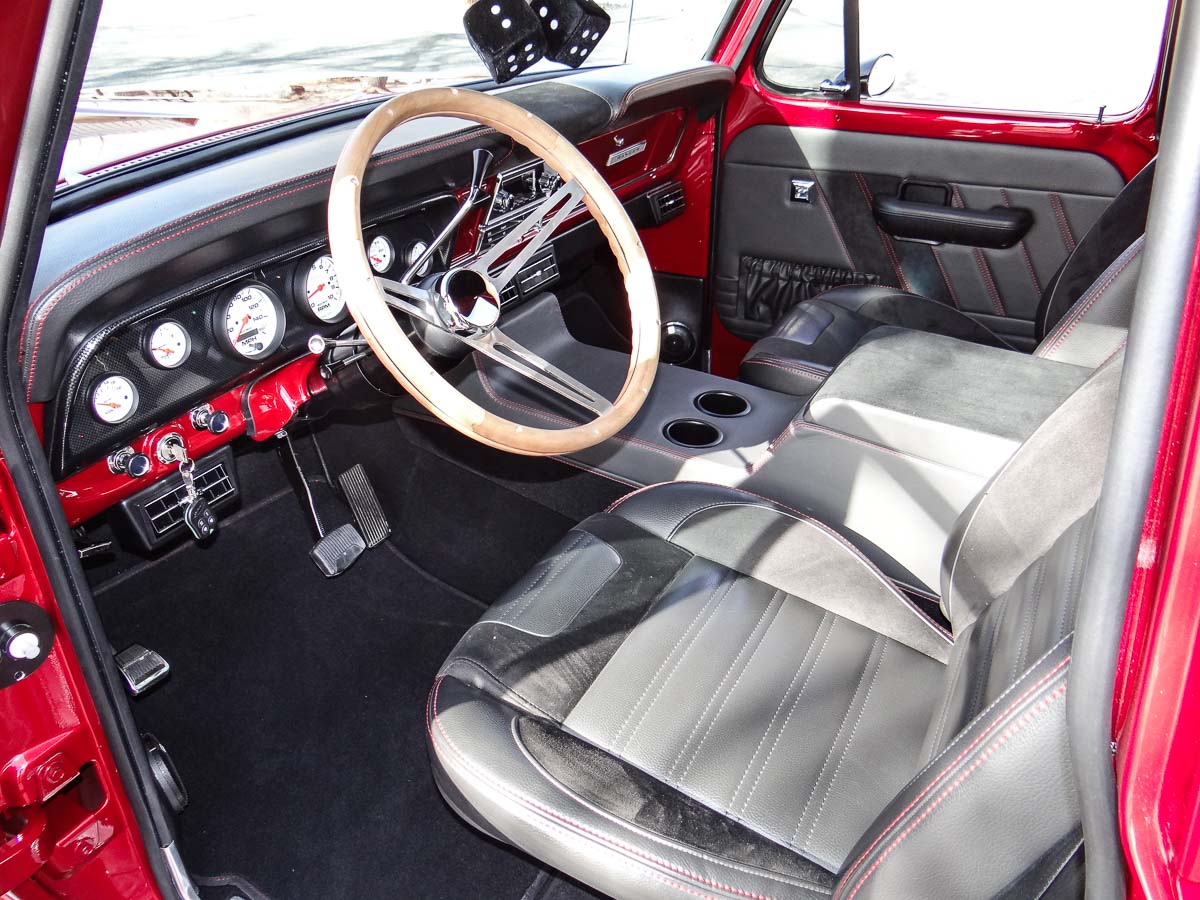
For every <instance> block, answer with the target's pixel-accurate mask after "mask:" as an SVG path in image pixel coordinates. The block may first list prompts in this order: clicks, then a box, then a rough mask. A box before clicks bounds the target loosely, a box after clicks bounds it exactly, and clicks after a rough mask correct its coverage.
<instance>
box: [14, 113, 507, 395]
mask: <svg viewBox="0 0 1200 900" xmlns="http://www.w3.org/2000/svg"><path fill="white" fill-rule="evenodd" d="M484 133H485V132H481V131H479V130H473V131H471V132H468V133H466V134H463V135H460V136H458V137H454V138H447V139H446V140H444V141H438V142H437V143H434V144H427V145H424V146H421V147H419V148H413V149H406V150H399V151H395V152H393V153H392V154H388V155H385V156H381V157H380V158H378V159H376V160H374V161H373V162H371V163H369V164H368V168H375V167H376V166H380V165H384V164H385V163H389V162H395V161H397V160H400V159H407V158H410V157H413V156H419V155H421V154H423V153H429V152H432V151H434V150H442V149H445V148H446V147H451V146H453V145H455V144H461V143H465V142H466V141H470V140H475V139H477V138H479V137H481V136H482V135H483V134H484ZM323 171H326V172H329V173H330V174H329V175H328V176H326V177H322V178H319V179H318V180H316V181H312V182H311V183H309V184H305V185H302V186H300V187H296V188H292V189H291V190H287V191H283V192H280V193H277V194H272V195H270V196H266V197H262V198H261V199H259V200H256V201H255V202H253V203H248V204H244V205H242V206H238V207H235V208H231V209H227V210H226V211H225V212H223V213H221V214H220V215H217V216H213V217H211V218H208V219H205V220H203V221H201V222H193V223H192V224H190V225H188V226H187V227H186V228H178V227H176V226H179V225H182V224H183V223H184V222H188V221H190V220H192V219H195V218H196V217H197V216H201V215H204V214H205V213H207V212H209V211H211V210H213V209H217V208H219V207H220V206H225V205H228V204H230V203H239V202H240V201H241V200H242V199H244V198H246V197H251V196H255V195H256V194H261V193H264V192H266V191H272V190H275V189H276V188H279V187H283V186H284V185H287V184H293V183H295V182H297V181H304V180H306V179H309V178H312V177H314V176H315V175H318V174H320V173H319V172H314V173H309V174H307V175H299V176H296V177H295V178H290V179H287V180H286V181H281V182H278V183H276V184H273V185H271V186H270V187H267V188H262V189H260V190H258V191H250V192H248V193H245V194H242V195H240V196H238V197H235V198H234V199H233V200H226V201H223V202H222V203H220V204H217V205H215V206H210V207H208V208H207V209H203V210H199V211H197V212H194V213H191V214H189V215H187V216H183V217H182V218H179V219H176V220H175V221H174V222H170V223H168V224H166V225H163V226H160V228H158V229H152V230H151V231H147V232H145V233H144V234H141V235H138V236H137V237H136V238H131V239H130V240H128V241H125V242H124V243H122V244H118V245H117V246H116V247H110V248H108V249H107V250H105V251H103V252H102V253H99V254H96V255H95V256H93V257H91V259H89V260H87V261H85V262H83V263H80V264H79V265H78V266H76V267H75V269H74V270H72V272H78V271H80V270H82V269H85V268H87V266H89V265H91V264H92V263H93V262H95V261H96V260H98V259H100V258H101V257H103V256H105V255H106V254H109V253H113V252H115V251H116V250H119V249H121V248H123V247H129V246H132V245H133V244H135V243H137V242H138V241H140V240H143V239H144V238H146V237H148V236H149V235H152V234H155V233H156V231H162V230H164V229H167V228H172V227H176V230H175V231H173V232H170V233H168V234H165V235H163V236H162V237H159V238H156V239H155V240H153V241H150V242H148V243H145V244H141V245H139V246H137V247H136V248H135V249H133V250H130V251H129V252H128V253H125V254H123V255H121V256H118V257H115V258H113V259H110V260H109V261H108V262H106V263H104V265H102V266H97V267H96V268H94V269H92V270H91V271H89V272H87V273H85V274H82V275H79V276H78V277H76V278H75V279H74V280H73V281H70V282H68V283H67V284H65V285H64V284H63V282H62V281H61V280H60V281H59V282H58V284H57V285H51V286H50V287H47V288H46V290H44V291H43V292H42V293H41V294H40V295H39V296H38V298H37V300H36V301H34V303H32V304H30V306H29V309H27V310H26V312H25V320H24V322H23V323H22V334H24V333H25V331H27V329H28V326H29V317H30V316H31V315H35V308H36V307H37V305H38V304H39V303H41V302H42V301H43V300H44V299H45V298H46V297H48V296H50V295H51V294H54V293H57V296H55V297H54V299H53V300H51V301H50V303H49V305H48V306H47V307H46V308H45V309H36V315H37V317H38V327H37V331H36V332H35V333H34V337H33V346H32V347H31V348H30V354H29V387H28V390H27V392H26V399H27V400H29V399H32V397H33V380H34V375H35V374H36V372H37V360H38V350H39V346H40V344H41V339H42V329H43V328H45V325H46V319H47V318H48V317H49V315H50V313H51V312H53V311H54V309H55V307H57V306H58V304H59V303H60V302H62V300H63V298H64V297H66V296H67V295H68V294H69V293H71V291H73V290H75V288H77V287H79V286H80V285H81V284H83V283H84V282H86V281H88V280H89V279H91V278H93V277H95V276H96V275H98V274H100V273H101V272H103V271H104V270H105V269H108V268H110V267H111V266H114V265H116V264H117V263H119V262H123V261H125V260H126V259H129V258H131V257H133V256H136V255H137V254H138V253H141V252H142V251H144V250H148V249H150V248H152V247H157V246H158V245H159V244H163V243H165V242H167V241H170V240H174V239H175V238H177V237H180V236H182V235H185V234H188V233H190V232H192V231H195V230H196V229H197V228H202V227H203V226H205V225H211V224H212V223H213V222H219V221H221V220H222V219H225V218H228V217H229V216H232V215H237V214H238V213H242V212H245V211H246V210H250V209H253V208H254V207H256V206H261V205H262V204H264V203H269V202H270V201H272V200H279V199H281V198H283V197H288V196H291V195H292V194H296V193H300V192H301V191H306V190H309V189H311V188H315V187H320V186H322V185H325V184H329V183H330V182H332V181H333V175H332V172H333V170H332V169H326V170H323ZM68 277H69V276H68Z"/></svg>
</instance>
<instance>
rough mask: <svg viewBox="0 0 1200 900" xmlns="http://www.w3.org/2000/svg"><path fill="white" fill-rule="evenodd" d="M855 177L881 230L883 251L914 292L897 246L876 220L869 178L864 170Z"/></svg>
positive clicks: (877, 226)
mask: <svg viewBox="0 0 1200 900" xmlns="http://www.w3.org/2000/svg"><path fill="white" fill-rule="evenodd" d="M854 178H855V180H856V181H857V182H858V189H859V190H860V191H862V195H863V197H864V198H865V199H866V201H867V215H868V216H870V217H871V222H872V224H873V225H874V226H875V230H876V231H877V232H879V242H880V243H881V244H883V252H884V253H886V254H887V257H888V259H889V260H891V263H892V268H893V269H895V270H896V278H897V279H898V280H899V282H900V287H901V288H903V289H904V290H906V291H908V292H909V293H910V294H911V293H912V285H910V284H909V283H908V279H907V278H906V277H905V275H904V267H903V266H901V265H900V257H898V256H897V255H896V248H895V247H893V246H892V239H891V238H890V237H888V235H887V233H886V232H885V231H884V230H883V229H882V228H880V227H879V223H878V222H876V221H875V205H874V201H875V198H874V196H873V195H872V194H871V187H870V185H868V184H867V179H866V178H865V177H863V174H862V172H855V173H854Z"/></svg>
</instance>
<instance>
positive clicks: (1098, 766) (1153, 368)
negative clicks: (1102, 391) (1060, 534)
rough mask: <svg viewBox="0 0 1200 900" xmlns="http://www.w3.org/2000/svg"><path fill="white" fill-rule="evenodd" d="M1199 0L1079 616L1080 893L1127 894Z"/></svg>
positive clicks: (1073, 710) (1162, 162)
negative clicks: (1128, 746) (1127, 726)
mask: <svg viewBox="0 0 1200 900" xmlns="http://www.w3.org/2000/svg"><path fill="white" fill-rule="evenodd" d="M1198 54H1200V8H1197V6H1196V4H1188V5H1187V8H1186V9H1185V10H1184V11H1183V13H1182V16H1181V18H1180V27H1179V35H1178V52H1177V53H1176V54H1175V66H1174V71H1173V72H1172V73H1171V91H1172V94H1173V100H1172V103H1171V105H1170V107H1169V108H1168V110H1167V115H1166V118H1165V121H1164V127H1163V142H1162V150H1161V153H1160V155H1159V162H1158V167H1157V171H1156V174H1155V179H1156V180H1155V185H1154V192H1153V195H1152V197H1151V203H1150V217H1149V220H1148V223H1147V228H1146V259H1145V263H1144V265H1143V267H1142V275H1141V280H1140V282H1139V284H1138V291H1137V298H1136V301H1135V303H1134V308H1133V321H1132V323H1131V326H1130V331H1129V346H1128V350H1127V351H1126V356H1125V367H1124V372H1123V376H1122V381H1121V393H1120V396H1119V398H1118V400H1117V414H1116V422H1115V424H1114V426H1113V438H1112V446H1111V449H1110V450H1109V456H1108V468H1107V471H1106V473H1105V477H1104V487H1103V490H1102V492H1101V494H1100V503H1099V505H1098V507H1097V512H1096V527H1095V534H1094V537H1093V539H1092V545H1091V549H1090V552H1089V554H1088V560H1089V564H1088V567H1087V570H1086V572H1085V573H1084V577H1083V584H1082V587H1081V589H1080V595H1079V611H1078V614H1077V617H1076V636H1075V656H1074V659H1075V662H1074V664H1073V665H1072V666H1071V675H1070V688H1069V690H1070V695H1071V703H1069V704H1068V705H1067V725H1068V730H1069V735H1070V742H1071V757H1072V762H1073V764H1074V769H1075V777H1076V780H1077V782H1078V788H1079V791H1078V793H1079V804H1080V811H1081V815H1082V820H1083V833H1084V844H1085V846H1086V847H1087V853H1086V866H1087V874H1086V884H1087V897H1088V898H1089V900H1091V898H1109V897H1112V898H1116V897H1124V896H1125V869H1124V865H1123V862H1124V859H1125V856H1124V852H1123V849H1122V845H1121V837H1120V833H1119V831H1118V825H1117V823H1118V811H1117V795H1116V775H1115V770H1114V766H1113V753H1112V745H1111V741H1112V697H1113V689H1114V685H1115V680H1116V665H1117V658H1118V653H1119V649H1120V643H1121V637H1122V632H1123V629H1124V624H1125V612H1126V606H1127V603H1128V599H1129V587H1130V582H1131V580H1132V574H1133V565H1134V561H1135V559H1136V556H1137V551H1138V546H1139V543H1140V540H1141V533H1142V527H1143V523H1144V520H1145V515H1146V503H1147V499H1148V498H1149V495H1150V484H1151V480H1152V478H1153V473H1154V468H1155V464H1156V462H1157V456H1158V451H1159V442H1160V438H1161V435H1162V424H1163V418H1164V414H1165V405H1166V398H1167V395H1168V393H1169V389H1170V385H1171V377H1172V375H1173V370H1174V364H1175V360H1176V356H1177V354H1178V353H1179V351H1180V348H1179V346H1178V344H1179V332H1180V322H1181V318H1182V315H1183V310H1184V308H1185V306H1186V303H1187V294H1188V282H1189V279H1190V277H1191V269H1192V263H1193V255H1194V252H1195V247H1196V235H1197V231H1198V229H1200V182H1197V180H1196V160H1197V148H1200V55H1198Z"/></svg>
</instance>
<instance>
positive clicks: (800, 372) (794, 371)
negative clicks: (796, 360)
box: [742, 359, 825, 381]
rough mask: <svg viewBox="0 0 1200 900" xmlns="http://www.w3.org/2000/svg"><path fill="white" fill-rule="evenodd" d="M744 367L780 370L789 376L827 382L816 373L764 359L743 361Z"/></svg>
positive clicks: (822, 376)
mask: <svg viewBox="0 0 1200 900" xmlns="http://www.w3.org/2000/svg"><path fill="white" fill-rule="evenodd" d="M742 365H744V366H766V367H767V368H769V369H778V370H779V371H781V372H787V373H788V374H789V375H800V376H802V377H804V378H811V379H813V380H815V381H824V380H825V376H824V375H817V374H816V373H814V372H808V371H806V370H804V369H797V368H795V367H794V366H784V365H780V364H779V363H775V362H767V361H766V360H763V359H747V360H743V362H742Z"/></svg>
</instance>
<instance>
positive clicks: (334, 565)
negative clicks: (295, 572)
mask: <svg viewBox="0 0 1200 900" xmlns="http://www.w3.org/2000/svg"><path fill="white" fill-rule="evenodd" d="M366 549H367V545H366V544H365V543H364V542H363V539H362V535H361V534H359V533H358V529H357V528H355V527H354V526H353V525H351V524H350V523H349V522H347V523H346V524H345V525H342V526H340V527H338V528H335V529H333V531H331V532H329V533H328V534H326V535H324V536H323V537H322V538H321V539H320V540H319V541H317V545H316V546H315V547H313V548H312V550H310V551H309V552H308V555H309V556H311V557H312V560H313V562H315V563H316V564H317V568H318V569H320V570H321V572H322V574H324V576H325V577H326V578H333V577H334V576H335V575H341V574H342V573H343V572H345V571H346V570H347V569H348V568H350V566H351V565H353V564H354V561H355V560H356V559H358V558H359V557H360V556H362V553H363V551H364V550H366Z"/></svg>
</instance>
